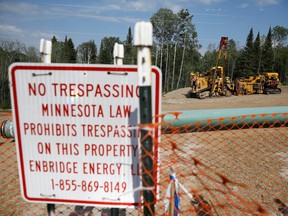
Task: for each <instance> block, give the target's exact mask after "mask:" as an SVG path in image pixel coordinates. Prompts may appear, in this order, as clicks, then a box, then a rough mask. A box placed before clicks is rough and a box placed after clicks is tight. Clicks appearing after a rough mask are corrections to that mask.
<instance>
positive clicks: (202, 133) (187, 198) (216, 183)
mask: <svg viewBox="0 0 288 216" xmlns="http://www.w3.org/2000/svg"><path fill="white" fill-rule="evenodd" d="M166 115H172V116H174V120H172V121H169V122H165V121H162V123H161V130H162V133H161V135H160V133H159V136H161V141H160V142H158V137H157V136H155V134H156V135H157V133H153V131H154V132H155V130H156V129H157V126H158V125H146V126H145V127H147V128H148V131H149V133H148V134H147V135H146V136H151V138H153V144H154V148H155V149H158V151H159V154H156V151H155V152H154V153H150V152H145V154H144V155H142V157H151V158H154V171H153V172H152V173H154V174H155V173H156V171H158V174H159V175H158V178H156V175H154V177H153V179H154V180H155V186H156V187H157V188H158V189H157V194H156V190H155V189H154V190H153V189H152V192H153V193H154V196H155V198H156V200H154V201H152V204H155V205H154V208H155V213H154V215H173V213H179V215H191V216H192V215H196V216H200V215H206V216H208V215H215V216H217V215H288V209H287V204H288V192H287V191H288V188H287V185H288V160H287V158H288V129H287V126H288V120H287V119H288V113H282V114H275V115H271V114H269V115H268V114H267V115H254V116H252V117H249V118H248V120H247V117H246V116H242V117H234V118H223V119H212V120H207V121H203V122H190V123H185V124H183V125H180V126H174V123H175V121H179V116H180V115H181V113H177V112H175V113H169V114H166ZM2 117H3V116H2ZM160 117H161V118H162V119H165V116H164V115H162V116H160ZM5 118H11V117H9V116H5ZM158 118H159V117H158ZM268 119H269V120H268ZM271 119H272V120H271ZM153 129H154V130H153ZM0 141H1V194H0V197H1V202H2V205H1V207H0V214H1V215H46V214H47V210H46V205H45V204H34V203H27V202H25V201H23V199H22V197H21V195H20V186H19V177H18V168H17V157H16V148H15V142H14V140H13V139H8V140H4V139H2V138H0ZM157 158H158V163H156V162H155V160H157ZM143 170H144V171H145V168H144V169H143ZM147 171H148V172H149V173H150V174H149V175H151V171H149V170H147ZM169 175H170V177H169ZM168 189H169V190H168ZM147 190H148V189H147ZM149 190H150V189H149ZM176 198H179V199H180V204H179V205H178V204H177V200H176ZM142 200H143V199H142ZM175 200H176V202H175ZM146 204H147V203H146V202H144V201H143V204H142V206H139V207H141V208H125V209H118V210H117V214H118V215H143V214H144V213H143V208H142V207H143V205H146ZM150 204H151V203H148V204H147V206H146V207H147V208H148V209H149V208H151V206H150ZM177 207H178V209H177ZM112 211H113V210H111V209H109V208H99V207H93V206H92V207H89V206H72V205H65V204H56V212H55V214H56V215H71V216H72V215H75V216H76V215H112V214H111V212H112ZM114 215H116V214H115V213H114ZM152 215H153V214H152Z"/></svg>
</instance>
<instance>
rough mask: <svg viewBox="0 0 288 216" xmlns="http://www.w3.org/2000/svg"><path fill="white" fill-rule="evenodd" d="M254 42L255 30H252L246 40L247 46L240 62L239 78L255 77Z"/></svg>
mask: <svg viewBox="0 0 288 216" xmlns="http://www.w3.org/2000/svg"><path fill="white" fill-rule="evenodd" d="M253 40H254V35H253V28H251V29H250V32H249V34H248V36H247V39H246V46H245V47H244V49H243V50H242V53H241V57H240V60H239V62H238V66H237V71H238V73H237V75H236V76H237V77H246V76H250V75H253Z"/></svg>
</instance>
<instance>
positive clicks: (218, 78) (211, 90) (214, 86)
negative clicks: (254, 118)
mask: <svg viewBox="0 0 288 216" xmlns="http://www.w3.org/2000/svg"><path fill="white" fill-rule="evenodd" d="M227 47H228V37H222V38H221V40H220V45H219V50H218V54H217V58H216V66H215V67H213V68H211V69H210V70H209V71H207V72H206V73H204V74H200V73H199V72H196V73H194V72H192V73H191V74H190V84H191V90H190V91H189V92H188V93H187V97H189V98H200V99H203V98H206V97H214V96H222V95H225V96H230V95H231V94H232V93H233V89H234V85H233V84H232V83H230V79H229V78H228V77H226V76H225V68H226V61H227ZM222 52H223V53H224V65H223V67H221V66H219V61H220V58H221V54H222Z"/></svg>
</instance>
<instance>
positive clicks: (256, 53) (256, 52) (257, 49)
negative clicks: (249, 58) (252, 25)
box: [253, 32, 262, 74]
mask: <svg viewBox="0 0 288 216" xmlns="http://www.w3.org/2000/svg"><path fill="white" fill-rule="evenodd" d="M261 56H262V55H261V41H260V33H259V32H258V34H257V37H256V39H255V41H254V44H253V58H254V61H253V72H255V74H256V72H257V74H259V73H260V69H261V65H262V61H261Z"/></svg>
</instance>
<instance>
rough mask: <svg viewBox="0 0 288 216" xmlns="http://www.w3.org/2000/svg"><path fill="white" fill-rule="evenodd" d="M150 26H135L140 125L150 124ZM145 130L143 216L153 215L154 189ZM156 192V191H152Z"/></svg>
mask: <svg viewBox="0 0 288 216" xmlns="http://www.w3.org/2000/svg"><path fill="white" fill-rule="evenodd" d="M152 44H153V42H152V24H151V23H150V22H138V23H136V26H135V44H134V45H135V46H136V47H137V63H138V79H139V81H138V82H139V96H140V98H139V101H140V123H141V124H150V123H152V115H153V114H152V93H151V84H152V83H151V76H152V75H151V47H152ZM147 130H148V129H147V128H141V130H140V132H141V160H142V161H141V162H142V167H141V168H142V185H143V188H144V190H143V197H144V215H145V216H147V215H154V211H155V210H154V204H155V195H154V193H153V190H147V188H153V187H155V182H154V180H155V179H156V177H155V176H154V164H153V155H154V154H153V141H152V137H151V135H149V132H148V131H147ZM154 191H156V190H154Z"/></svg>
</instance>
